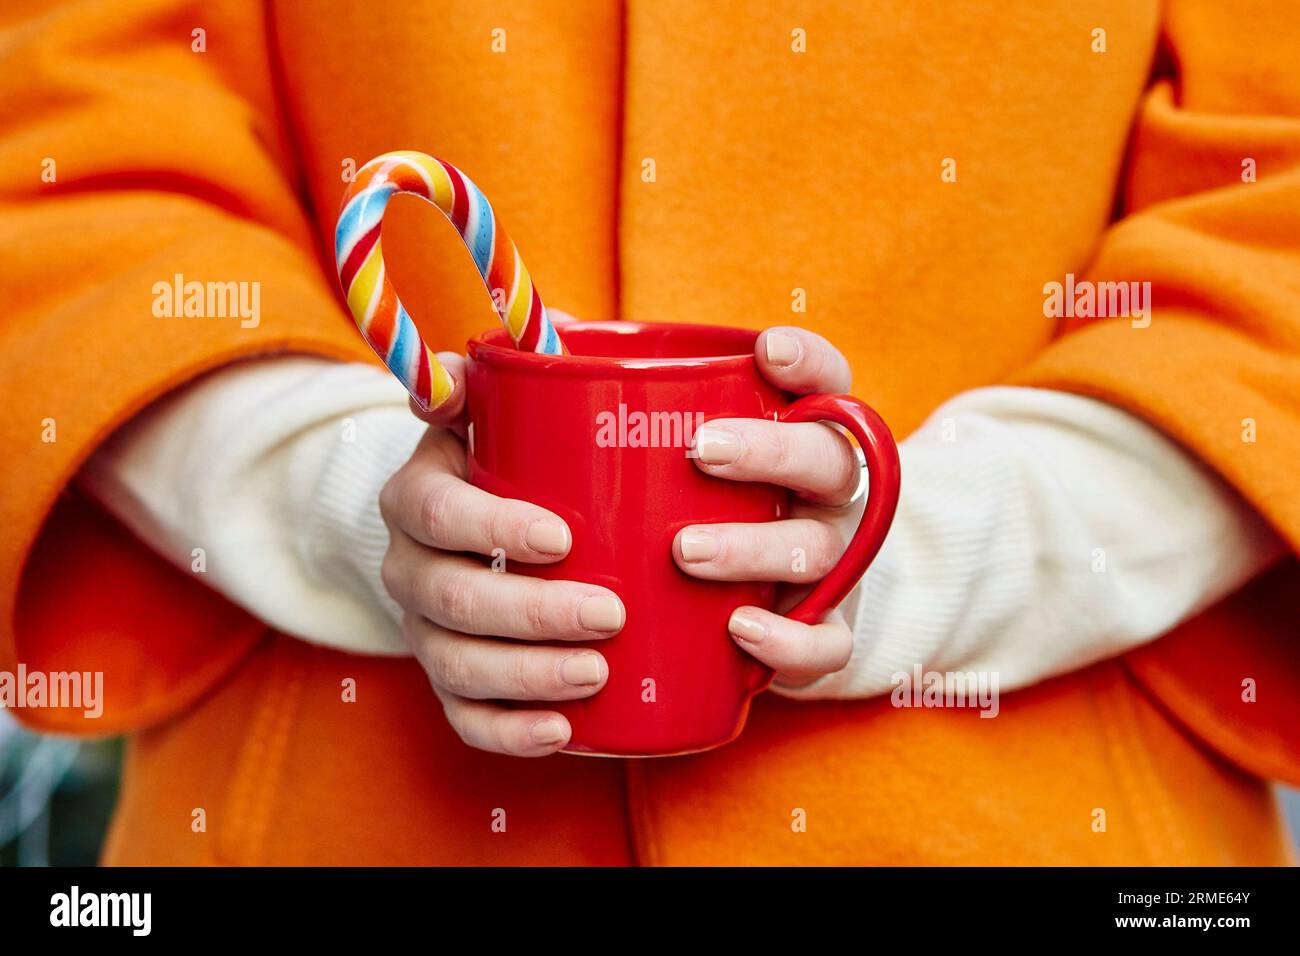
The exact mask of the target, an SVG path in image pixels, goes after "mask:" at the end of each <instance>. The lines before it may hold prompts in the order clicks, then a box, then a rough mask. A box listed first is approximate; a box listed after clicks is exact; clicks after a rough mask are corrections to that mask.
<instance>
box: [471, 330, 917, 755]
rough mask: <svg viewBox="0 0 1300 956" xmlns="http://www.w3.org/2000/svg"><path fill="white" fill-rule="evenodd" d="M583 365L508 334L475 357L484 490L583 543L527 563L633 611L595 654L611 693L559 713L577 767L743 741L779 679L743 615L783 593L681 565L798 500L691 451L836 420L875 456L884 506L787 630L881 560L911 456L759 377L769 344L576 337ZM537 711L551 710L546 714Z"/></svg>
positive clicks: (851, 403)
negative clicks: (699, 444) (777, 427)
mask: <svg viewBox="0 0 1300 956" xmlns="http://www.w3.org/2000/svg"><path fill="white" fill-rule="evenodd" d="M562 335H563V336H564V341H565V344H566V345H567V347H568V349H569V352H570V354H569V355H567V356H550V355H541V354H537V353H533V352H521V351H518V350H516V349H515V348H514V347H513V345H512V343H511V341H510V338H509V336H508V335H507V334H506V332H505V331H504V330H502V329H498V330H495V331H492V332H488V333H486V334H484V335H481V336H479V337H478V338H477V339H474V340H473V341H471V342H470V343H469V360H468V373H467V377H466V381H467V389H468V404H469V420H470V431H469V473H470V481H471V482H473V483H474V484H475V485H477V486H479V487H480V488H483V489H485V490H487V491H490V492H492V493H493V494H497V495H501V496H503V497H507V498H520V499H523V500H526V501H531V502H533V503H535V504H538V505H540V506H542V507H543V508H547V509H549V510H550V511H553V512H554V513H555V514H557V515H559V516H560V517H561V518H563V519H564V520H565V521H566V522H567V523H568V525H569V529H570V530H571V531H572V533H573V546H572V550H571V551H570V552H569V554H568V555H567V556H566V557H565V558H564V560H562V561H560V562H558V563H555V564H548V565H533V564H516V565H512V566H511V570H512V571H514V572H517V573H521V574H529V575H533V576H536V577H543V578H553V579H564V580H573V581H584V582H587V583H590V584H599V585H602V586H604V587H607V588H609V589H610V590H612V591H613V592H615V593H616V594H618V596H619V597H620V598H622V600H623V604H624V606H625V607H626V609H627V623H626V625H625V626H624V628H623V630H622V631H621V632H619V633H618V634H616V635H615V636H614V637H612V638H609V639H608V640H604V641H599V642H596V643H595V644H593V646H594V647H596V648H597V649H599V650H600V651H601V653H603V654H604V656H605V659H606V661H607V662H608V664H609V680H608V681H607V683H606V684H605V686H604V687H602V688H601V689H600V691H598V692H597V693H596V694H595V695H593V696H592V697H589V698H586V699H583V700H575V701H566V702H561V703H556V704H554V705H553V706H554V709H555V710H557V711H559V712H561V713H563V714H564V715H565V716H566V717H567V718H568V720H569V723H570V724H571V725H572V728H573V736H572V738H571V739H570V741H569V744H568V746H567V747H566V748H565V750H566V751H567V752H570V753H582V754H599V755H605V756H620V757H651V756H667V755H672V754H684V753H691V752H694V751H700V750H708V749H710V748H713V747H718V746H721V745H722V744H725V743H728V742H730V741H732V740H734V739H735V738H736V737H737V735H739V733H740V732H741V730H742V729H743V727H744V725H745V717H746V715H747V714H748V711H749V703H750V700H751V699H752V698H753V696H754V695H755V694H757V693H758V692H759V691H761V690H763V689H764V688H765V687H766V686H767V685H768V683H769V682H770V680H771V677H772V673H771V671H770V670H769V669H768V668H767V667H765V666H764V665H762V664H760V663H759V662H758V661H756V660H755V659H754V658H752V657H750V656H749V655H748V654H746V653H745V652H744V651H742V650H740V648H738V647H737V646H736V644H735V642H734V641H733V640H732V639H731V636H730V635H729V634H728V631H727V622H728V620H729V619H730V617H731V613H732V611H734V610H735V609H736V608H737V607H740V606H742V605H755V606H759V607H766V608H772V607H773V600H774V587H773V586H772V585H770V584H747V583H727V582H712V581H702V580H699V579H697V578H692V577H690V576H689V575H687V574H685V573H684V572H682V571H681V570H680V569H679V568H678V567H677V565H676V564H675V563H674V561H673V556H672V543H673V540H674V538H675V537H676V535H677V532H678V531H679V530H680V529H682V528H684V527H686V526H687V525H692V524H712V523H716V522H734V521H744V522H758V521H771V520H773V519H776V518H781V517H783V516H784V515H785V514H786V513H787V510H788V508H789V503H790V502H789V492H787V491H786V490H784V489H782V488H777V487H775V486H772V485H766V484H759V483H752V482H733V481H725V480H722V479H718V478H714V477H711V476H709V475H706V474H704V473H703V472H702V471H701V470H700V469H699V468H698V467H696V465H695V463H694V462H693V461H692V460H691V457H690V454H691V453H690V442H691V436H692V435H693V434H694V432H695V431H696V430H697V429H698V427H699V425H700V424H701V423H702V422H703V421H706V420H708V419H714V418H773V419H777V420H779V421H784V422H808V421H829V422H834V423H836V424H839V425H842V426H843V427H844V428H846V429H848V431H849V432H850V433H852V434H853V436H854V437H855V438H856V439H857V441H858V442H859V444H860V445H861V447H862V449H863V452H864V453H865V455H866V461H867V469H868V475H869V479H870V490H869V495H868V501H867V505H866V509H865V511H864V513H863V517H862V520H861V523H860V524H859V526H858V529H857V532H856V533H855V534H854V536H853V538H852V540H851V542H850V544H849V547H848V549H847V551H846V552H845V554H844V556H843V558H841V560H840V562H839V563H838V564H837V565H836V566H835V568H834V569H833V570H832V571H831V572H830V574H828V575H827V576H826V577H825V578H824V579H823V580H822V581H821V582H819V583H818V584H817V585H816V587H815V588H814V589H813V590H812V592H811V593H810V594H809V595H808V596H807V597H806V598H804V600H803V601H801V602H800V603H799V604H798V605H797V606H796V607H795V608H793V609H792V610H790V611H788V612H787V616H789V617H791V618H794V619H796V620H800V621H804V622H806V623H811V622H815V621H819V620H821V619H822V618H823V617H824V616H825V615H826V614H827V613H828V612H829V611H830V610H831V609H832V608H834V607H835V606H836V605H837V604H839V602H840V601H841V600H843V598H844V596H845V595H846V594H848V592H849V591H850V590H851V589H852V588H853V586H854V585H855V584H856V583H857V581H858V579H859V578H860V577H861V576H862V574H863V572H864V571H866V569H867V566H868V565H869V564H870V563H871V560H872V559H873V558H874V557H875V556H876V553H877V551H879V550H880V546H881V544H882V543H883V542H884V539H885V534H886V533H887V532H888V530H889V524H890V522H891V521H892V519H893V515H894V508H895V506H896V504H897V502H898V485H899V465H898V450H897V448H895V446H894V440H893V437H892V436H891V435H890V432H889V429H888V427H887V426H886V425H885V423H884V422H883V421H882V420H881V419H880V417H879V416H878V415H876V413H875V412H873V411H872V410H871V409H870V408H869V407H867V406H866V405H865V404H863V403H862V402H860V401H858V400H857V399H855V398H850V397H848V396H844V395H813V396H807V397H805V398H800V399H795V398H794V397H793V396H791V395H789V394H787V393H785V392H783V391H781V390H780V389H778V388H776V387H775V386H773V385H771V384H770V383H769V382H768V381H767V380H766V379H764V378H763V377H762V375H761V374H760V373H759V371H758V367H757V365H756V363H755V361H754V343H755V340H756V338H757V333H756V332H752V331H747V330H743V329H734V328H723V327H713V326H704V325H651V324H644V325H643V324H638V323H632V322H583V323H577V324H573V325H566V326H564V328H563V330H562ZM530 706H536V705H535V704H530Z"/></svg>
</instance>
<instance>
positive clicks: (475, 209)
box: [461, 173, 496, 282]
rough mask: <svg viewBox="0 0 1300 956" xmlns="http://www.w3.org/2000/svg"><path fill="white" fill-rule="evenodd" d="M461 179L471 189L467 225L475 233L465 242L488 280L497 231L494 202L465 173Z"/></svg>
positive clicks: (479, 269) (480, 271)
mask: <svg viewBox="0 0 1300 956" xmlns="http://www.w3.org/2000/svg"><path fill="white" fill-rule="evenodd" d="M461 179H462V180H464V182H465V185H466V187H468V189H469V208H470V216H469V221H468V222H466V223H465V225H466V226H467V227H468V228H469V229H473V230H474V234H473V235H468V236H465V237H464V239H465V244H466V245H467V246H469V252H470V255H471V256H473V257H474V265H476V266H478V271H479V275H481V276H482V277H483V280H484V281H485V282H486V281H487V277H488V269H489V268H491V266H492V234H493V233H494V232H495V231H496V216H495V215H493V213H492V204H491V203H489V202H488V201H487V196H484V195H483V193H482V191H481V190H480V189H479V188H478V187H477V186H475V185H474V183H473V182H471V181H470V179H469V178H468V177H467V176H465V175H464V174H463V173H462V174H461Z"/></svg>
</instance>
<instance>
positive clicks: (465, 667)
mask: <svg viewBox="0 0 1300 956" xmlns="http://www.w3.org/2000/svg"><path fill="white" fill-rule="evenodd" d="M429 676H430V678H432V680H433V682H434V683H435V684H437V685H438V686H439V687H442V688H444V689H445V690H449V691H451V692H452V693H453V694H458V695H460V696H461V697H465V696H468V694H469V691H470V690H471V687H472V681H471V676H470V669H469V661H468V660H467V659H466V655H465V647H464V643H463V642H462V641H457V640H450V641H443V642H441V646H440V647H439V648H438V649H437V650H436V651H435V652H434V654H433V659H432V661H431V662H430V673H429Z"/></svg>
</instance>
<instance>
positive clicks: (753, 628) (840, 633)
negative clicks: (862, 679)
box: [727, 607, 853, 686]
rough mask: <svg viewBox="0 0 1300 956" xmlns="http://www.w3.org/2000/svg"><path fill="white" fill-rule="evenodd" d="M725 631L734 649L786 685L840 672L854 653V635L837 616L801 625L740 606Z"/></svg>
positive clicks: (841, 618)
mask: <svg viewBox="0 0 1300 956" xmlns="http://www.w3.org/2000/svg"><path fill="white" fill-rule="evenodd" d="M727 629H728V630H729V631H730V632H731V636H732V639H733V640H735V642H736V644H737V646H739V647H740V648H741V649H742V650H744V651H746V652H748V653H749V654H751V655H753V656H754V657H756V658H758V659H759V660H760V661H762V662H763V663H764V664H766V665H767V666H768V667H770V668H772V669H773V670H775V671H776V672H777V676H778V679H779V680H780V681H781V682H782V683H784V684H789V685H796V686H797V685H798V684H803V683H808V682H809V681H812V680H816V679H817V678H818V677H822V676H824V675H826V674H833V673H835V672H836V671H839V670H843V669H844V667H845V665H847V664H848V662H849V657H850V656H851V655H852V654H853V634H852V632H850V631H849V628H848V625H846V624H845V623H844V619H843V617H841V616H839V615H834V616H832V618H831V619H830V620H828V621H826V623H824V624H801V623H799V622H798V621H792V620H790V619H789V618H786V617H782V616H781V615H779V614H773V613H772V612H771V611H765V610H763V609H762V608H759V607H740V608H736V610H735V611H734V612H733V613H732V615H731V621H730V623H729V624H728V625H727Z"/></svg>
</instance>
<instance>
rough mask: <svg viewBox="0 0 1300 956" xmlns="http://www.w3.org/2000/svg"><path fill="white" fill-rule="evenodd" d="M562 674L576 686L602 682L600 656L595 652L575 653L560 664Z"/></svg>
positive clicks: (568, 682)
mask: <svg viewBox="0 0 1300 956" xmlns="http://www.w3.org/2000/svg"><path fill="white" fill-rule="evenodd" d="M560 676H561V677H562V678H564V682H565V683H566V684H572V685H573V686H574V687H590V686H591V685H592V684H599V683H600V658H599V657H598V656H597V655H595V654H574V655H573V656H572V657H566V658H565V659H564V661H563V663H561V664H560Z"/></svg>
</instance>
